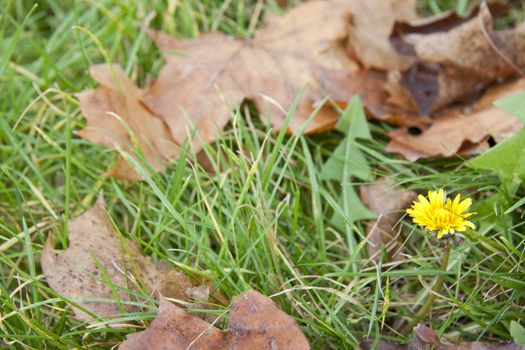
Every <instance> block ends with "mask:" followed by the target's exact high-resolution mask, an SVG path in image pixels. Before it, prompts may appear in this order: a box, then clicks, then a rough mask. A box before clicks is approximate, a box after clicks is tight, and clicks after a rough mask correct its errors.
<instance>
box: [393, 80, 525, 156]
mask: <svg viewBox="0 0 525 350" xmlns="http://www.w3.org/2000/svg"><path fill="white" fill-rule="evenodd" d="M523 90H525V79H520V80H517V81H515V82H511V83H507V84H505V85H502V86H497V87H495V88H492V89H489V90H488V91H487V92H486V93H485V94H484V96H483V97H482V98H481V99H480V100H479V101H478V102H477V103H475V104H474V105H473V106H472V107H471V111H461V109H459V108H456V109H449V110H447V111H444V112H443V113H442V114H441V115H440V116H439V117H436V118H434V120H433V121H434V122H433V124H432V125H431V126H430V127H429V128H428V129H427V130H424V131H423V132H422V133H421V134H420V135H411V134H410V132H409V130H408V129H406V128H400V129H398V130H395V131H393V132H391V133H390V138H391V141H390V143H389V144H388V146H387V148H386V150H387V151H388V152H392V153H400V154H402V155H403V156H404V157H405V158H407V159H408V160H411V161H415V160H417V159H419V158H426V157H436V156H442V157H450V156H452V155H455V154H460V155H461V154H467V155H471V154H476V153H480V151H481V150H483V149H486V148H488V144H487V140H488V138H489V137H492V138H493V140H494V141H495V142H497V143H498V142H500V141H502V140H504V139H506V138H508V137H510V136H512V135H514V134H515V133H516V132H518V131H519V130H520V129H521V128H522V126H523V124H522V122H521V121H520V119H519V118H517V117H515V116H512V115H510V114H508V113H506V112H505V111H503V110H501V109H499V108H497V107H494V106H493V105H492V104H493V102H494V101H495V100H497V99H499V98H501V97H503V96H506V95H511V94H513V93H515V92H517V91H523Z"/></svg>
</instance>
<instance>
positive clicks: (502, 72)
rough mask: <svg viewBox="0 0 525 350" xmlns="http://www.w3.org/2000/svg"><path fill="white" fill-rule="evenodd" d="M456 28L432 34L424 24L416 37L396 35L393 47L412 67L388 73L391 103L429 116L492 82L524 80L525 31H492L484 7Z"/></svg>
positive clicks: (413, 30)
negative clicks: (410, 58)
mask: <svg viewBox="0 0 525 350" xmlns="http://www.w3.org/2000/svg"><path fill="white" fill-rule="evenodd" d="M493 7H494V8H495V11H496V12H500V11H499V8H498V6H493ZM456 23H457V24H458V25H457V26H455V27H451V28H449V29H448V30H447V31H439V32H435V31H434V29H435V28H432V26H431V25H430V24H429V23H424V24H423V25H420V28H419V29H420V32H418V26H411V27H410V28H409V29H410V31H409V33H403V34H399V33H397V36H396V39H397V42H398V43H397V47H398V48H400V49H401V50H402V51H403V52H404V53H409V56H410V57H412V58H413V60H414V63H413V64H412V65H411V66H410V67H409V68H408V69H401V71H399V72H398V71H392V72H391V73H390V75H389V83H388V84H387V85H386V89H387V91H388V92H389V94H390V97H389V99H388V101H389V102H390V103H392V104H395V105H399V106H402V107H404V108H411V109H415V110H416V111H418V112H420V113H421V114H424V115H428V114H429V113H431V112H434V111H436V110H438V109H441V108H443V107H444V106H447V105H448V104H450V103H451V102H454V101H457V100H458V99H461V98H463V97H467V96H471V95H472V94H474V93H477V92H479V91H480V90H481V89H483V88H484V87H486V86H488V85H490V84H492V83H494V82H497V81H501V80H504V79H508V78H510V77H513V76H517V75H520V74H522V70H523V69H524V68H525V58H524V57H525V56H524V55H523V53H524V52H525V25H521V26H519V27H517V28H515V29H506V30H495V29H494V28H493V27H494V24H493V18H492V15H491V12H490V10H489V7H488V6H487V5H486V3H483V4H482V5H481V6H480V8H479V11H477V15H476V16H475V17H473V18H472V19H470V20H468V21H456ZM399 28H401V26H398V28H397V29H398V30H400V29H399ZM405 29H407V28H406V27H405ZM399 41H402V42H404V45H401V46H400V45H399Z"/></svg>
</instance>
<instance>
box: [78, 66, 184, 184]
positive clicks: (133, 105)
mask: <svg viewBox="0 0 525 350" xmlns="http://www.w3.org/2000/svg"><path fill="white" fill-rule="evenodd" d="M90 73H91V75H92V76H93V78H94V79H95V80H96V81H97V82H98V83H100V84H101V86H99V87H98V88H96V89H94V90H90V91H86V92H83V93H80V94H78V99H79V101H80V110H81V111H82V114H83V115H84V116H85V117H86V119H87V126H86V127H85V128H84V129H82V130H80V131H78V132H77V135H79V136H81V137H83V138H85V139H87V140H89V141H91V142H94V143H97V144H100V145H103V146H106V147H109V148H115V149H120V150H123V151H126V152H128V153H133V148H134V147H133V143H132V140H131V137H130V134H129V132H128V130H127V129H126V127H125V126H124V125H123V123H125V124H126V125H127V127H128V128H129V130H130V131H131V132H132V133H133V134H134V136H135V138H136V140H137V143H138V146H139V147H140V149H141V150H142V152H143V153H144V156H145V158H146V159H147V160H148V161H149V163H150V164H151V165H152V167H153V168H154V169H155V170H157V171H162V170H163V169H164V168H165V163H166V161H167V160H168V159H170V158H176V157H178V153H179V152H178V148H177V147H176V145H175V143H174V141H173V139H172V137H171V135H170V133H169V130H168V128H167V126H166V125H165V124H164V122H163V121H162V119H160V118H158V117H157V116H155V115H154V114H153V113H151V112H150V111H149V110H148V109H147V108H146V107H144V106H143V105H142V103H141V99H142V95H143V91H142V90H141V89H139V88H137V87H136V86H135V85H134V84H133V83H132V82H130V81H129V79H128V78H127V77H126V75H125V74H124V72H123V71H122V69H121V68H120V67H119V66H116V65H113V66H108V65H95V66H93V67H91V68H90ZM116 116H118V117H120V118H121V119H122V122H123V123H122V122H121V121H119V120H118V118H117V117H116ZM107 175H109V176H115V177H118V178H121V179H126V180H139V179H141V176H140V175H139V174H138V173H137V172H136V171H135V169H134V168H133V167H132V166H131V165H130V164H129V163H128V162H127V161H125V160H124V159H123V158H119V160H118V162H117V165H116V166H115V168H114V169H113V170H111V171H110V172H109V173H108V174H107Z"/></svg>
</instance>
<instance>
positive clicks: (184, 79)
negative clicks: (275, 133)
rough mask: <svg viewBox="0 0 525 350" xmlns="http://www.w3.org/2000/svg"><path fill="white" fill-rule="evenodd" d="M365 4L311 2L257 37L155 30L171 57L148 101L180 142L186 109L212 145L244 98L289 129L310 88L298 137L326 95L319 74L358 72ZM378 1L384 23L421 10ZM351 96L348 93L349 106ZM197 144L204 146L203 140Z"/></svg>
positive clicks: (294, 127) (318, 126)
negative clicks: (352, 48)
mask: <svg viewBox="0 0 525 350" xmlns="http://www.w3.org/2000/svg"><path fill="white" fill-rule="evenodd" d="M365 3H366V4H368V2H364V1H359V0H353V1H345V0H331V1H320V0H316V1H310V2H307V3H304V4H301V5H299V6H297V7H295V8H293V9H292V10H290V11H289V12H287V13H286V14H285V15H284V16H283V17H277V16H270V17H269V19H268V20H267V23H266V25H265V26H264V27H263V28H261V29H260V30H258V31H257V32H256V33H255V35H254V37H253V39H251V40H241V39H233V38H231V37H229V36H226V35H223V34H220V33H210V34H205V35H203V36H201V37H200V38H198V39H193V40H182V39H175V38H173V37H170V36H168V35H166V34H162V33H153V35H152V36H153V38H154V39H155V41H156V43H157V45H158V47H159V48H160V49H162V50H164V51H165V52H166V54H165V57H166V60H167V64H166V65H165V66H164V68H163V70H162V71H161V73H160V76H159V78H158V79H157V80H156V81H155V82H154V83H153V85H152V86H151V89H150V90H149V91H148V93H147V95H146V97H145V102H146V104H147V105H148V107H149V108H151V109H152V110H153V111H155V112H156V113H157V114H158V115H160V116H162V117H163V118H164V120H165V121H166V122H167V124H168V125H169V126H170V129H171V132H172V135H173V137H174V138H175V139H176V140H177V141H178V142H182V141H183V140H184V139H185V138H186V131H185V128H184V127H181V125H184V120H185V113H184V112H186V117H187V118H190V119H191V121H192V122H193V124H195V125H197V127H198V131H199V132H200V134H201V136H202V139H203V141H205V142H209V141H211V140H213V139H214V138H215V137H216V136H217V134H218V132H219V131H220V129H221V128H222V127H223V126H224V124H225V123H226V122H227V121H228V120H229V118H230V111H229V110H228V109H229V108H228V107H230V108H235V107H236V106H237V105H238V104H239V103H241V102H242V101H243V100H244V99H250V100H253V101H254V103H255V104H256V106H257V108H258V110H259V112H260V115H261V118H262V119H263V120H264V121H266V120H269V122H270V123H271V125H273V126H274V128H276V129H281V128H282V127H283V126H284V119H285V118H284V117H285V115H286V112H287V111H288V110H290V108H291V106H292V104H293V101H294V100H295V99H296V97H297V95H298V94H299V93H300V91H301V89H302V88H303V87H305V86H306V87H307V88H306V90H305V92H304V96H303V98H302V99H301V100H300V102H299V104H298V106H297V110H296V112H295V115H294V117H293V118H292V119H291V122H290V124H289V125H288V128H289V129H290V131H292V132H295V133H296V132H298V131H299V130H301V128H302V127H303V126H304V125H305V122H306V120H307V119H308V117H309V116H310V113H311V112H312V110H313V106H315V105H316V104H317V103H318V102H320V101H322V100H323V98H324V97H325V95H326V91H323V89H321V87H320V84H319V81H318V77H317V76H316V75H315V71H316V69H325V70H334V71H341V72H343V71H351V72H354V71H356V70H357V68H358V67H357V66H356V64H355V63H354V62H353V61H352V60H351V59H350V58H349V57H348V55H347V50H346V47H345V45H344V42H345V40H346V39H347V37H348V32H349V28H348V26H349V22H348V21H349V20H348V15H349V14H350V13H354V17H359V16H360V15H366V14H362V13H360V12H361V11H365V10H367V9H368V6H369V5H365ZM373 3H375V4H378V5H379V3H380V5H381V6H377V8H379V9H381V11H382V12H381V15H380V16H379V14H378V11H377V9H374V11H372V12H374V14H375V15H377V17H378V18H375V17H374V19H375V20H376V21H380V20H381V21H383V20H387V21H388V23H392V24H393V23H394V21H395V20H401V19H407V18H410V17H411V16H412V13H413V11H414V7H413V3H414V1H413V0H404V1H401V2H400V1H385V0H381V1H379V0H378V1H373ZM383 9H384V10H383ZM359 21H361V20H359ZM376 24H377V23H376ZM389 30H390V28H389ZM385 33H386V31H385ZM388 34H389V33H386V34H385V35H386V38H387V37H388ZM361 40H364V39H361ZM360 42H362V41H360ZM337 78H338V77H335V79H337ZM326 86H330V84H325V87H326ZM328 92H329V93H330V92H332V91H328ZM350 97H351V96H346V97H345V102H346V101H347V100H348V99H349V98H350ZM174 106H176V107H175V108H174ZM337 117H338V115H337V114H335V113H330V112H329V111H327V110H321V112H320V113H319V114H317V115H316V116H315V118H314V119H313V120H312V122H311V124H310V125H309V126H308V127H307V128H306V130H305V132H306V133H311V132H318V131H323V130H327V129H330V128H333V127H334V125H335V122H336V121H337ZM194 143H197V147H196V148H197V149H199V148H200V147H199V145H198V141H194Z"/></svg>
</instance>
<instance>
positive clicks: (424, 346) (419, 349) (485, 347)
mask: <svg viewBox="0 0 525 350" xmlns="http://www.w3.org/2000/svg"><path fill="white" fill-rule="evenodd" d="M414 333H415V337H414V339H413V340H412V342H411V343H410V344H407V345H401V344H396V343H389V342H386V341H379V342H378V343H377V344H375V343H373V342H369V341H366V342H363V343H361V346H360V347H359V349H360V350H370V349H371V348H372V344H374V348H375V349H376V350H428V349H431V346H434V349H436V350H525V346H522V345H517V344H514V343H511V342H500V343H485V342H462V343H460V344H454V343H450V342H447V341H443V340H442V339H438V337H437V334H436V332H435V331H434V330H433V329H431V328H429V327H427V326H424V325H422V324H418V325H417V327H415V328H414Z"/></svg>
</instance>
